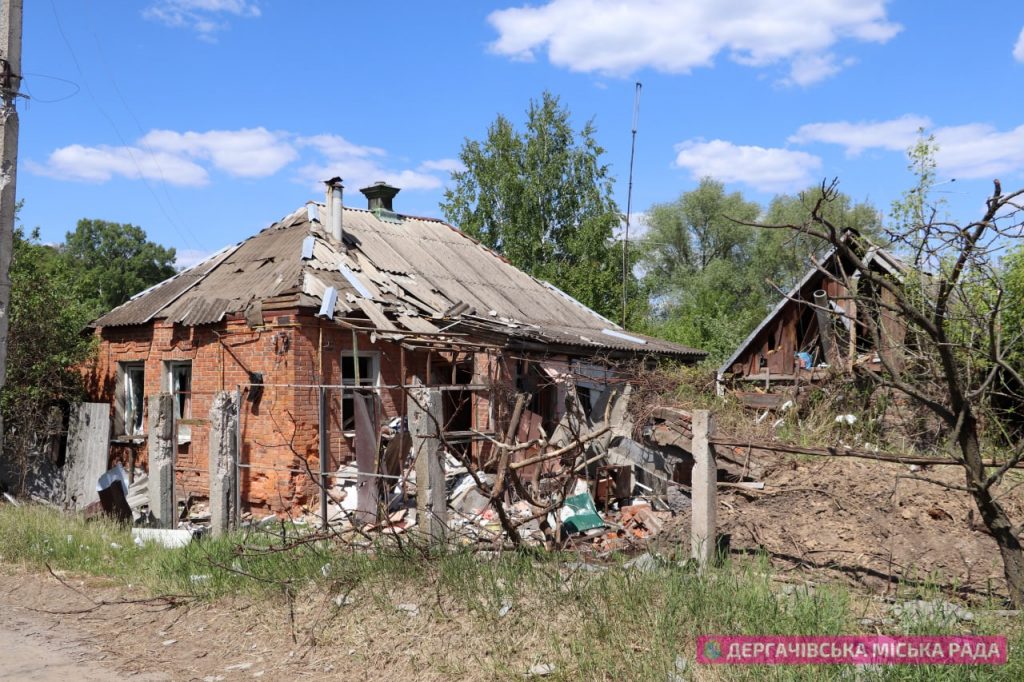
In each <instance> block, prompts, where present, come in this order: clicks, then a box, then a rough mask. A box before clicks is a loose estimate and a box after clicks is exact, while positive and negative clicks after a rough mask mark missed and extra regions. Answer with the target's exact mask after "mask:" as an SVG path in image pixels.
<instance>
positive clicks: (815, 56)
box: [488, 0, 901, 85]
mask: <svg viewBox="0 0 1024 682" xmlns="http://www.w3.org/2000/svg"><path fill="white" fill-rule="evenodd" d="M741 5H742V6H741V7H738V6H737V3H729V2H721V0H691V1H689V2H678V0H633V1H632V2H628V3H627V2H617V1H616V0H549V1H548V2H546V3H545V4H542V5H540V6H536V7H532V6H523V7H514V8H509V9H503V10H498V11H495V12H492V13H491V14H490V16H489V17H488V21H490V23H491V25H492V26H493V27H494V28H495V30H497V32H498V38H497V40H495V41H494V42H493V43H492V44H491V46H490V48H491V50H492V51H493V52H495V53H497V54H501V55H505V56H507V57H510V58H512V59H518V60H533V59H535V58H536V54H537V52H539V51H543V50H546V51H547V56H548V59H549V60H550V61H551V63H552V64H555V65H557V66H562V67H565V68H568V69H571V70H573V71H582V72H597V73H601V74H608V75H615V76H625V75H628V74H630V73H632V72H634V71H636V70H638V69H642V68H653V69H655V70H657V71H662V72H665V73H688V72H689V71H690V70H691V69H693V68H695V67H703V66H711V65H712V64H713V63H714V60H715V58H716V57H717V56H718V55H719V54H721V53H725V54H727V55H728V56H729V57H730V58H731V59H733V60H734V61H737V62H739V63H741V64H746V65H748V66H754V67H764V66H769V65H775V64H783V65H788V66H789V67H790V74H789V77H788V78H787V79H786V82H791V83H797V84H800V85H807V84H809V83H813V82H815V81H817V80H820V79H822V78H826V77H828V76H830V75H832V74H834V73H836V72H837V71H838V70H839V69H840V68H841V65H845V64H846V63H847V62H837V60H836V58H835V57H834V56H833V55H832V54H831V52H830V50H831V49H832V48H833V47H834V46H836V45H837V44H839V43H840V42H841V41H844V40H856V41H860V42H872V43H884V42H886V41H888V40H889V39H890V38H892V37H893V36H895V35H896V34H897V33H899V31H900V30H901V27H900V25H899V24H896V23H893V22H891V21H889V20H888V18H887V16H886V0H747V2H744V3H741Z"/></svg>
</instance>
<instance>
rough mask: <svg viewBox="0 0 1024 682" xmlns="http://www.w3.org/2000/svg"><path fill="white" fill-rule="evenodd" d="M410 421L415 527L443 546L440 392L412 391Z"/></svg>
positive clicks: (445, 503)
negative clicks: (414, 488) (414, 479)
mask: <svg viewBox="0 0 1024 682" xmlns="http://www.w3.org/2000/svg"><path fill="white" fill-rule="evenodd" d="M407 417H408V421H409V434H410V436H412V447H413V452H414V453H415V455H416V525H417V526H418V527H419V529H420V532H421V533H425V534H429V536H430V538H431V540H434V541H438V542H443V541H444V540H445V539H446V536H447V532H448V496H447V491H446V490H445V478H444V460H443V458H444V451H443V449H442V448H441V434H440V433H439V431H440V429H441V428H443V424H444V412H443V410H442V406H441V391H439V390H438V389H436V388H414V389H411V390H410V392H409V410H408V415H407Z"/></svg>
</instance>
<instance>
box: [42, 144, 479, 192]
mask: <svg viewBox="0 0 1024 682" xmlns="http://www.w3.org/2000/svg"><path fill="white" fill-rule="evenodd" d="M300 151H302V152H307V154H306V156H307V158H305V160H304V161H305V163H304V165H302V166H301V167H299V168H298V169H296V171H295V172H296V177H297V178H298V179H299V180H300V181H302V182H308V183H310V185H311V186H313V187H315V188H316V190H317V191H319V190H320V189H322V185H321V181H322V180H324V179H326V178H330V177H334V176H336V175H337V176H341V177H342V178H344V179H345V182H346V185H348V186H349V187H356V188H359V187H365V186H366V185H369V184H371V183H373V182H375V181H377V180H385V181H387V182H389V183H391V184H393V185H396V186H398V187H401V188H402V189H405V190H432V189H438V188H440V187H442V186H443V185H444V181H445V180H447V179H448V173H450V172H451V171H452V170H459V169H461V168H462V164H461V163H460V162H459V161H458V160H456V159H434V160H427V161H423V162H421V163H419V164H417V165H413V166H411V167H408V168H402V167H401V165H400V164H398V165H397V167H396V164H393V163H388V154H387V152H386V151H385V150H384V149H381V148H380V147H372V146H368V145H359V144H356V143H353V142H349V141H348V140H346V139H345V138H344V137H341V136H340V135H333V134H321V135H310V136H302V135H296V134H294V133H290V132H287V131H269V130H267V129H266V128H242V129H240V130H209V131H206V132H196V131H184V132H178V131H175V130H151V131H149V132H148V133H146V134H145V135H143V136H142V137H141V138H140V139H139V140H138V141H137V142H136V143H135V144H132V145H127V146H119V147H111V146H106V145H98V146H95V147H88V146H84V145H80V144H73V145H69V146H67V147H61V148H59V149H57V150H55V151H54V152H52V153H51V154H50V156H49V157H48V158H47V160H46V162H45V163H35V162H31V161H28V162H26V168H27V169H28V170H29V171H31V172H33V173H36V174H37V175H46V176H50V177H55V178H58V179H62V180H78V181H84V182H106V181H108V180H110V179H112V178H114V177H124V178H129V179H139V178H145V179H147V180H159V181H162V182H167V183H169V184H172V185H182V186H200V185H205V184H207V183H208V182H209V179H210V171H212V170H219V171H222V172H223V173H225V174H227V175H229V176H232V177H240V178H265V177H270V176H273V175H275V174H277V173H278V172H280V171H281V170H282V169H283V168H285V167H287V166H289V165H290V164H292V163H293V162H294V161H296V160H298V159H299V158H300Z"/></svg>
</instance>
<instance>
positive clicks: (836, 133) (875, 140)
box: [789, 114, 931, 156]
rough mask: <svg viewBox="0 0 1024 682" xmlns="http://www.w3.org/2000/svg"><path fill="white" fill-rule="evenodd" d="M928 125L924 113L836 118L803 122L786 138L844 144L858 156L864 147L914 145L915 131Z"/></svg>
mask: <svg viewBox="0 0 1024 682" xmlns="http://www.w3.org/2000/svg"><path fill="white" fill-rule="evenodd" d="M929 126H931V121H929V120H928V119H927V118H924V117H923V116H914V115H911V114H907V115H905V116H901V117H899V118H896V119H892V120H889V121H861V122H857V123H850V122H849V121H837V122H835V123H808V124H807V125H802V126H800V128H799V129H798V130H797V131H796V133H795V134H794V135H791V136H790V138H789V141H790V142H793V143H796V144H807V143H810V142H826V143H829V144H838V145H842V146H844V147H846V153H847V154H848V155H849V156H857V155H858V154H860V153H861V152H863V151H864V150H865V149H871V148H882V149H890V150H894V151H903V150H905V149H907V148H908V147H910V146H911V145H912V144H914V141H915V140H916V139H917V134H918V130H920V129H921V128H928V127H929Z"/></svg>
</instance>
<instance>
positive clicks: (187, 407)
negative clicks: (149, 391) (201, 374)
mask: <svg viewBox="0 0 1024 682" xmlns="http://www.w3.org/2000/svg"><path fill="white" fill-rule="evenodd" d="M182 368H187V369H188V391H182V392H178V391H175V389H174V386H175V383H174V372H175V370H179V369H182ZM194 379H195V377H194V375H193V372H192V361H191V360H187V359H186V360H164V372H163V377H162V379H161V385H162V387H163V389H164V391H166V392H167V393H170V394H171V396H172V397H173V398H174V415H173V416H174V421H175V423H176V424H177V425H178V444H179V445H180V444H183V443H190V442H191V441H192V427H191V426H189V425H188V424H182V423H181V421H182V420H186V419H192V394H193V389H192V385H193V382H194ZM184 396H187V397H186V399H185V402H181V399H182V397H184ZM186 413H187V414H186Z"/></svg>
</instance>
